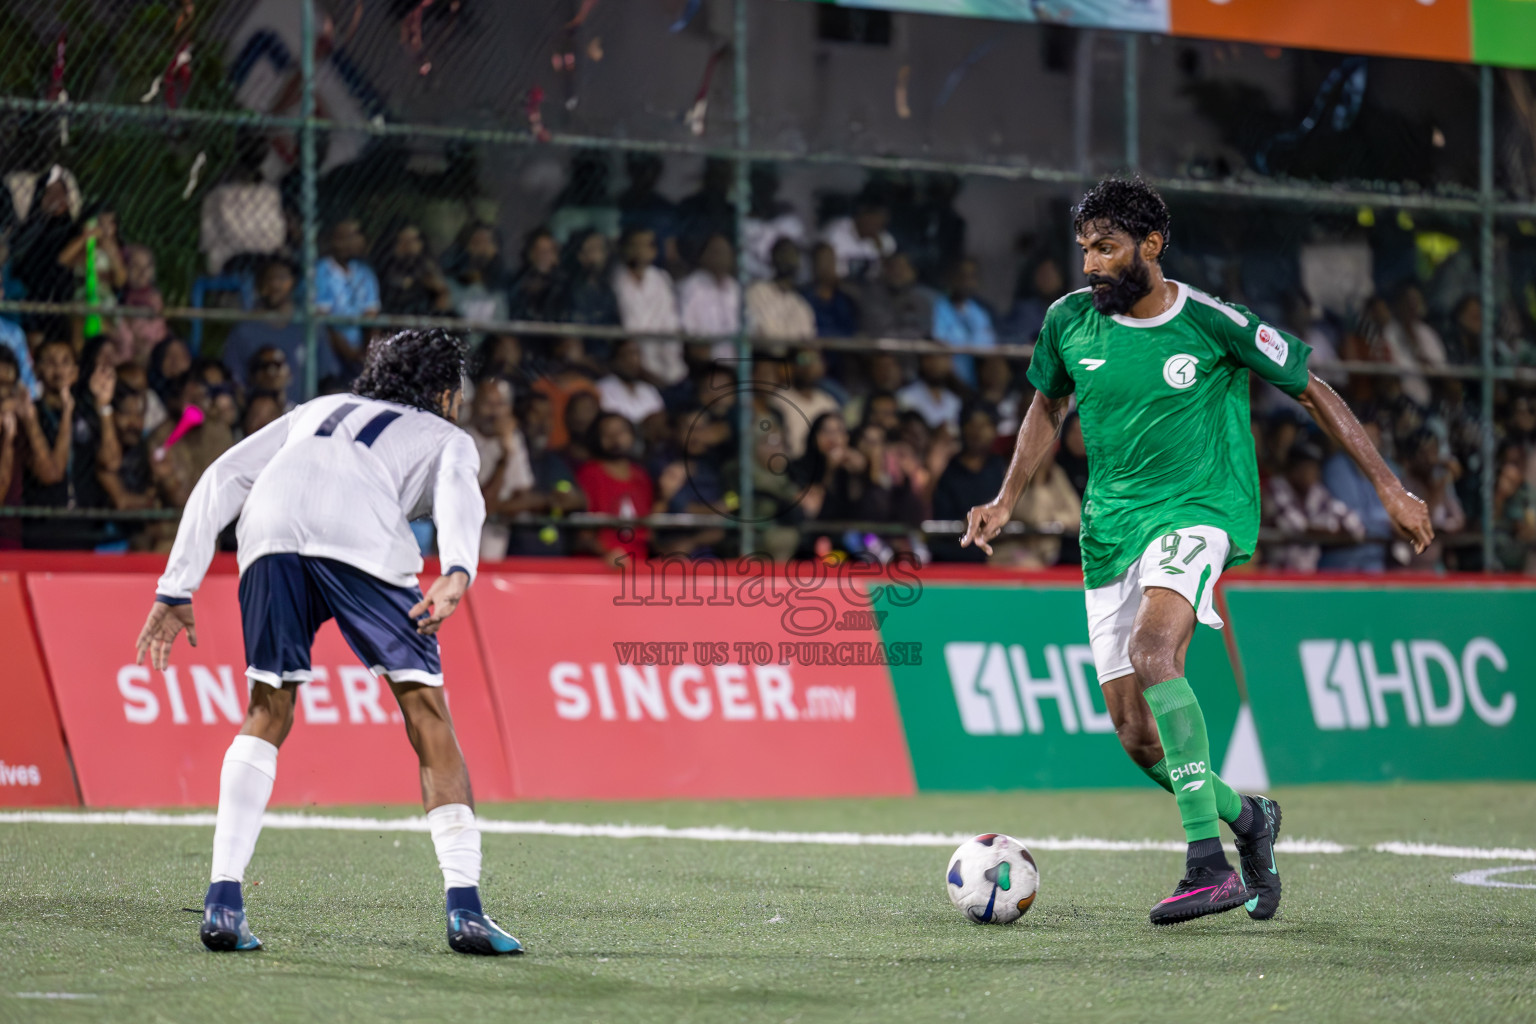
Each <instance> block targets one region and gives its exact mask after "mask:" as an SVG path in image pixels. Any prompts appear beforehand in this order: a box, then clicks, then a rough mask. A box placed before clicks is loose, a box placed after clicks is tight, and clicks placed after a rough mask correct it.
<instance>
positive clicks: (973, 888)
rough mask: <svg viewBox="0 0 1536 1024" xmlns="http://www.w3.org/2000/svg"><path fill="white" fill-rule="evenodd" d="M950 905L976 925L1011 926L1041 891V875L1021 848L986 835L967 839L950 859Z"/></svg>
mask: <svg viewBox="0 0 1536 1024" xmlns="http://www.w3.org/2000/svg"><path fill="white" fill-rule="evenodd" d="M945 882H946V883H947V884H946V885H945V888H946V889H948V890H949V901H950V902H951V903H953V904H954V905H955V906H956V907H957V908H959V910H960V913H962V914H964V915H965V916H966V917H967V918H969V919H970V920H972V921H974V922H976V923H977V924H1012V923H1013V922H1014V921H1017V920H1018V919H1019V918H1021V917H1023V916H1024V912H1025V911H1026V910H1028V909H1029V906H1030V904H1031V903H1034V902H1035V893H1036V891H1037V890H1038V889H1039V888H1040V871H1039V869H1038V868H1036V867H1035V858H1034V857H1032V856H1031V855H1030V852H1029V850H1028V849H1026V848H1025V846H1024V844H1023V843H1021V842H1019V841H1018V840H1017V839H1015V838H1013V837H1012V836H1004V835H998V834H997V833H995V832H989V833H987V834H986V835H984V836H977V837H976V838H975V839H967V840H966V841H965V842H963V843H961V844H960V848H959V849H958V850H956V851H955V852H954V855H953V856H952V857H950V858H949V873H948V874H947V875H946V876H945Z"/></svg>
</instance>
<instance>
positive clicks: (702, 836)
mask: <svg viewBox="0 0 1536 1024" xmlns="http://www.w3.org/2000/svg"><path fill="white" fill-rule="evenodd" d="M213 823H214V816H213V815H212V814H210V813H208V812H195V813H191V814H160V813H156V812H152V811H4V812H0V825H26V824H36V825H148V826H198V827H204V828H207V827H211V826H212V825H213ZM478 824H479V826H480V831H481V832H488V833H492V834H495V835H519V836H561V837H565V838H571V839H590V838H595V839H687V840H693V841H696V842H706V843H780V844H802V845H811V846H918V847H936V848H939V847H942V848H945V849H952V848H954V847H956V846H958V845H960V844H961V843H963V842H964V841H965V840H967V839H969V838H970V834H969V833H961V832H952V833H946V832H904V833H879V832H769V831H762V830H759V829H750V828H727V827H725V826H723V825H714V826H702V827H690V828H670V827H668V826H666V825H588V824H582V823H579V822H560V821H504V820H499V819H496V818H480V819H479V821H478ZM263 827H265V828H275V829H305V830H320V831H332V832H427V831H429V829H428V826H427V819H426V818H420V817H417V818H352V817H343V816H340V815H320V814H294V813H292V812H286V811H273V812H269V813H268V814H267V815H266V818H265V819H264V821H263ZM1022 842H1023V843H1024V844H1025V845H1026V846H1028V847H1029V848H1030V849H1032V850H1044V851H1048V852H1052V853H1057V852H1071V851H1078V850H1082V851H1090V852H1098V853H1141V852H1146V851H1157V852H1163V853H1182V852H1183V851H1184V847H1185V844H1184V843H1181V842H1176V841H1171V840H1159V839H1095V838H1091V837H1082V836H1079V837H1074V838H1070V839H1060V838H1057V837H1055V836H1047V837H1044V838H1036V839H1024V840H1022ZM1275 849H1276V850H1277V851H1278V852H1279V853H1308V854H1336V853H1351V852H1354V851H1355V850H1356V849H1357V847H1353V846H1345V845H1344V844H1342V843H1335V842H1331V841H1329V840H1326V839H1282V840H1280V841H1279V842H1278V843H1276V844H1275ZM1364 849H1367V850H1370V851H1374V852H1376V853H1388V854H1395V855H1397V856H1401V857H1443V858H1448V859H1453V860H1523V861H1536V850H1520V849H1508V848H1503V847H1485V846H1442V845H1438V844H1429V843H1406V842H1389V843H1377V844H1376V845H1374V846H1370V847H1364Z"/></svg>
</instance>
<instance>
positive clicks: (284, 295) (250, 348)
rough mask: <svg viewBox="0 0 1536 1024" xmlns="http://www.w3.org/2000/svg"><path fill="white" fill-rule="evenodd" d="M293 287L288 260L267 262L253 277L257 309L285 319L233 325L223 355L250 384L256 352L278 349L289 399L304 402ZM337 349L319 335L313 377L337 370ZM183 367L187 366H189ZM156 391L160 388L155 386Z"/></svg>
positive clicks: (303, 349) (302, 345) (303, 344)
mask: <svg viewBox="0 0 1536 1024" xmlns="http://www.w3.org/2000/svg"><path fill="white" fill-rule="evenodd" d="M293 287H294V277H293V268H291V267H290V266H289V265H288V262H287V261H286V260H281V259H272V260H269V261H267V263H266V265H265V266H263V267H262V268H261V273H260V275H259V276H258V277H257V279H256V296H257V308H258V309H260V310H262V311H263V312H267V313H277V314H280V315H281V316H283V317H285V318H286V319H284V320H278V321H272V320H245V321H242V322H240V323H238V324H236V325H235V327H234V330H232V331H230V332H229V337H228V338H226V339H225V340H224V353H223V358H224V364H225V365H226V366H228V367H230V368H231V369H232V370H233V371H234V374H235V380H236V381H238V382H239V383H240V385H241V387H249V386H250V383H251V382H250V378H249V376H247V374H248V369H249V367H250V366H251V363H252V359H253V358H254V357H255V355H256V353H257V352H260V351H261V350H262V349H264V348H275V349H277V350H278V351H279V352H281V353H282V354H283V357H284V359H285V360H286V361H287V363H288V366H289V368H290V369H291V370H292V372H293V375H292V379H291V381H290V383H289V385H288V400H289V401H290V402H294V403H298V402H302V401H304V366H305V364H306V363H307V362H308V356H309V349H308V344H307V339H306V338H305V335H304V326H303V324H300V323H297V322H296V321H295V320H294V318H293V314H294V304H293ZM337 351H338V350H337V349H336V348H335V347H333V346H332V345H330V344H327V343H326V338H325V337H324V336H323V335H322V337H321V339H320V344H319V345H318V352H317V355H318V357H319V358H318V362H317V367H316V369H317V372H316V374H315V376H316V379H320V378H324V377H329V376H333V375H335V374H337V373H338V372H340V366H339V364H338V362H337ZM186 368H188V369H189V368H190V366H189V367H186ZM150 376H151V386H154V381H153V377H154V368H153V366H151V373H150ZM163 376H165V377H170V376H174V373H173V372H172V371H171V370H170V369H169V368H167V369H166V370H165V371H164V373H163ZM156 390H159V389H158V388H156ZM167 406H169V403H167Z"/></svg>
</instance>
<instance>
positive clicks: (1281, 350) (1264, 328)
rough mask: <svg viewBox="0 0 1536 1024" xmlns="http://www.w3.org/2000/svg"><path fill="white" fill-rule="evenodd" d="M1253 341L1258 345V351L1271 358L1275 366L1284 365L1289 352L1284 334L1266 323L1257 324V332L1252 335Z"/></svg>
mask: <svg viewBox="0 0 1536 1024" xmlns="http://www.w3.org/2000/svg"><path fill="white" fill-rule="evenodd" d="M1253 343H1254V344H1255V345H1257V346H1259V351H1260V352H1263V353H1264V354H1265V355H1267V356H1269V358H1271V359H1273V360H1274V361H1275V364H1276V365H1277V366H1284V365H1285V359H1286V357H1287V356H1289V355H1290V354H1291V346H1290V344H1289V343H1288V342H1287V341H1286V340H1285V335H1283V334H1281V333H1280V332H1279V331H1277V330H1275V329H1274V328H1273V327H1271V326H1269V325H1268V324H1259V332H1258V333H1257V334H1255V335H1254V336H1253Z"/></svg>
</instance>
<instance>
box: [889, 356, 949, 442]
mask: <svg viewBox="0 0 1536 1024" xmlns="http://www.w3.org/2000/svg"><path fill="white" fill-rule="evenodd" d="M954 376H955V372H954V365H953V364H952V363H951V362H950V357H949V356H948V355H947V354H945V353H943V352H926V353H924V354H923V355H922V357H920V358H919V359H918V361H917V377H918V379H917V380H915V381H913V382H912V383H911V384H908V385H907V386H906V387H904V388H902V389H901V390H900V391H898V392H896V401H897V404H899V405H900V406H901V408H902V409H903V410H906V409H911V410H912V411H914V412H916V413H918V414H919V415H921V416H922V417H923V421H924V422H925V423H927V424H928V427H929V429H930V430H947V431H948V432H949V436H950V437H959V436H960V406H961V401H960V396H959V395H957V394H955V392H954V391H953V390H951V388H950V383H951V381H953V380H954Z"/></svg>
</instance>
